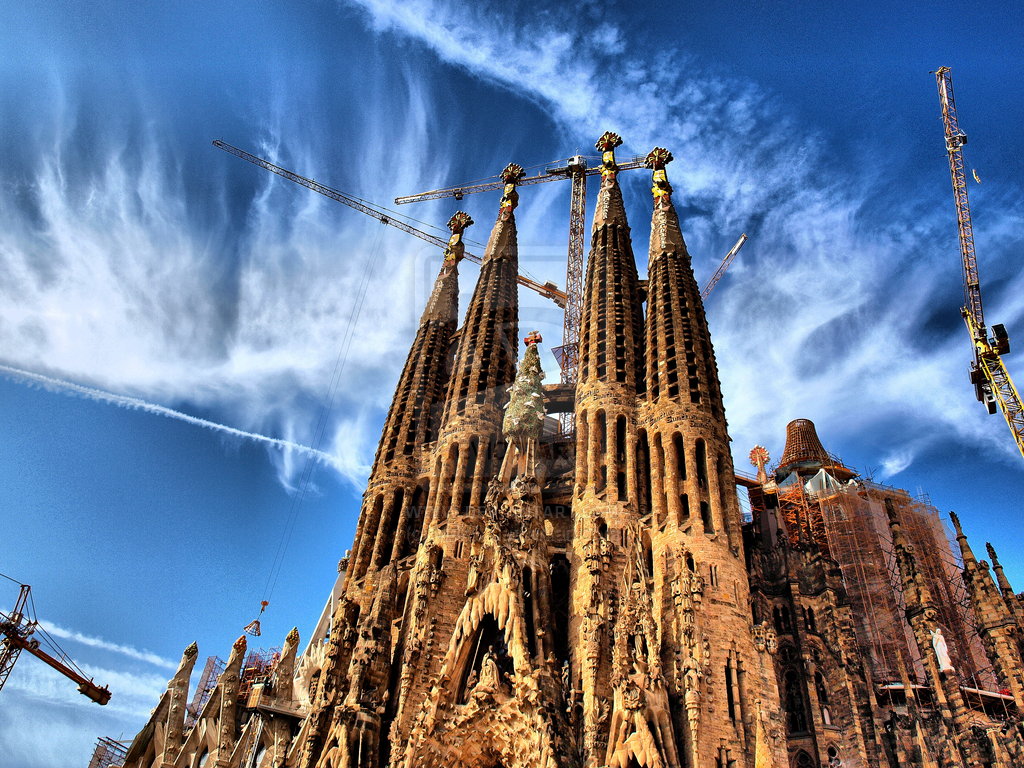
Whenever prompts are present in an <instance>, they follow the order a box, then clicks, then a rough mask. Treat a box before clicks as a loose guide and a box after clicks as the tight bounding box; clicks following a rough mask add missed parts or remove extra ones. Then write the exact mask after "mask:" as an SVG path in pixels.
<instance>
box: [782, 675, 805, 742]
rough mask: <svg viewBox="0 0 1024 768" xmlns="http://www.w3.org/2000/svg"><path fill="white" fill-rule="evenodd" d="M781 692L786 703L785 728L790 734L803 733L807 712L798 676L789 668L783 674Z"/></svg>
mask: <svg viewBox="0 0 1024 768" xmlns="http://www.w3.org/2000/svg"><path fill="white" fill-rule="evenodd" d="M782 680H783V691H784V697H785V702H786V727H787V730H788V731H789V732H790V733H804V732H805V731H806V730H807V710H806V708H805V707H804V695H803V691H802V690H801V685H800V675H799V674H798V673H797V671H796V670H795V669H793V668H792V667H790V668H789V669H787V670H786V671H785V673H784V674H783V678H782Z"/></svg>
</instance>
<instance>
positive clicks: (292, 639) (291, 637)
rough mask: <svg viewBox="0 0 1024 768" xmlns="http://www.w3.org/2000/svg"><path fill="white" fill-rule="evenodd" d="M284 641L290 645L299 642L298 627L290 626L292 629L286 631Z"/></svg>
mask: <svg viewBox="0 0 1024 768" xmlns="http://www.w3.org/2000/svg"><path fill="white" fill-rule="evenodd" d="M284 641H285V642H286V643H289V644H290V645H298V644H299V628H298V627H292V631H291V632H289V633H288V636H287V637H285V639H284Z"/></svg>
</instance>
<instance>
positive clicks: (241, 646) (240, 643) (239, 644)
mask: <svg viewBox="0 0 1024 768" xmlns="http://www.w3.org/2000/svg"><path fill="white" fill-rule="evenodd" d="M246 645H247V643H246V642H245V635H244V634H242V635H240V636H239V638H238V639H237V640H235V644H234V645H232V646H231V649H232V650H234V651H244V650H245V646H246Z"/></svg>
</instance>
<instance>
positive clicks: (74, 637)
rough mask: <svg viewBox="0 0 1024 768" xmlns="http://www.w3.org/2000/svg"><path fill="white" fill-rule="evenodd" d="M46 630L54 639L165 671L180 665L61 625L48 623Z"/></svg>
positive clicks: (156, 655) (147, 652)
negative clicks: (68, 641)
mask: <svg viewBox="0 0 1024 768" xmlns="http://www.w3.org/2000/svg"><path fill="white" fill-rule="evenodd" d="M44 629H45V630H46V631H47V632H48V633H49V634H51V635H53V636H54V637H57V638H60V639H61V640H71V641H73V642H75V643H79V644H81V645H85V646H88V647H90V648H99V649H101V650H104V651H112V652H113V653H117V654H120V655H122V656H127V657H128V658H129V659H135V660H136V661H144V662H146V663H147V664H152V665H153V666H156V667H163V668H164V669H169V670H172V671H173V670H176V669H177V668H178V665H177V663H176V662H174V661H172V660H171V659H165V658H164V657H163V656H160V655H158V654H155V653H153V652H152V651H146V650H140V649H138V648H134V647H132V646H130V645H124V644H122V643H114V642H111V641H110V640H104V639H103V638H102V637H94V636H92V635H86V634H84V633H82V632H78V631H77V630H74V629H67V628H66V627H62V626H60V625H59V624H54V623H52V622H47V623H46V626H45V627H44Z"/></svg>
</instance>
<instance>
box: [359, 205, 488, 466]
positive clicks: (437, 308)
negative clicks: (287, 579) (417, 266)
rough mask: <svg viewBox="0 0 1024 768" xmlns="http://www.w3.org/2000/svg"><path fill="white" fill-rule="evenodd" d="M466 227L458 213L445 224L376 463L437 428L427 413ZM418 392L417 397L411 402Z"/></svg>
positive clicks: (454, 317)
mask: <svg viewBox="0 0 1024 768" xmlns="http://www.w3.org/2000/svg"><path fill="white" fill-rule="evenodd" d="M472 224H473V220H472V219H471V218H470V217H469V215H468V214H466V213H463V212H462V211H458V212H457V213H456V214H455V215H454V216H452V217H451V219H450V220H449V221H448V228H449V229H450V230H451V232H452V236H451V238H450V239H449V240H448V246H447V247H446V248H445V250H444V260H443V261H442V263H441V271H440V272H439V273H438V275H437V279H436V280H435V281H434V289H433V291H431V294H430V298H429V299H428V300H427V306H426V307H425V308H424V310H423V315H422V317H421V318H420V325H419V329H418V330H417V333H416V339H415V341H413V344H412V348H411V349H410V350H409V356H408V358H407V359H406V362H405V367H404V368H403V369H402V375H401V377H400V378H399V380H398V387H397V388H396V389H395V397H394V400H393V401H392V404H391V409H390V410H389V411H388V418H387V421H386V422H385V424H384V433H383V435H382V436H381V443H380V445H381V447H380V449H379V450H378V456H377V463H379V462H380V461H381V459H382V458H383V460H384V461H385V462H390V461H391V460H392V459H394V457H395V455H396V454H404V455H406V456H411V455H412V454H413V453H414V452H415V450H416V448H418V447H419V446H420V445H422V444H423V443H424V442H426V441H427V440H430V439H432V438H433V434H432V432H433V431H434V430H436V428H437V420H438V419H437V417H438V414H434V413H433V409H434V408H435V407H436V404H438V403H439V402H440V401H441V399H442V398H443V396H444V388H445V384H446V383H447V382H446V381H445V376H444V374H445V370H446V368H447V365H446V363H447V356H448V348H449V346H450V345H451V337H452V334H453V333H454V332H455V328H456V324H457V322H458V309H459V261H461V260H462V258H463V256H464V254H465V251H466V247H465V245H464V244H463V242H462V236H463V233H464V232H465V230H466V228H467V227H469V226H471V225H472ZM418 393H422V394H421V395H420V396H419V397H417V394H418ZM432 421H433V424H432V423H431V422H432ZM431 427H433V429H431ZM381 452H383V457H382V456H381ZM374 468H375V469H376V468H377V466H376V463H375V467H374Z"/></svg>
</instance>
